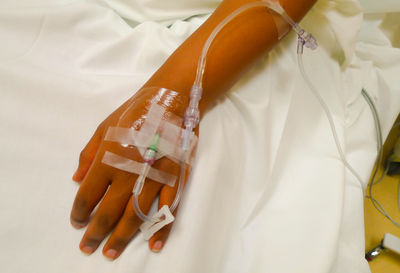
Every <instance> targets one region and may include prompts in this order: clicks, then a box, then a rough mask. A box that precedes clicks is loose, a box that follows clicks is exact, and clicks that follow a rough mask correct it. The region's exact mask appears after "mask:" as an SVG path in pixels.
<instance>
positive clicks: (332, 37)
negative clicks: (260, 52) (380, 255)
mask: <svg viewBox="0 0 400 273" xmlns="http://www.w3.org/2000/svg"><path fill="white" fill-rule="evenodd" d="M131 1H132V3H134V4H133V7H136V6H137V5H138V3H142V2H139V1H136V2H135V0H131ZM119 2H120V3H127V2H126V1H125V2H122V1H117V0H115V1H114V3H115V5H116V3H119ZM151 2H152V3H154V5H152V6H150V7H149V9H150V10H151V9H154V7H155V6H157V5H156V3H161V2H167V1H165V0H159V1H151ZM168 2H170V3H171V6H174V5H175V6H174V7H175V8H174V9H171V10H169V11H168V12H170V13H171V14H172V15H173V14H175V15H174V16H172V15H171V16H167V17H168V18H166V20H169V19H171V18H175V17H176V18H178V17H180V16H182V10H180V9H179V6H177V5H176V4H177V3H181V1H179V0H169V1H168ZM370 2H372V1H369V2H368V1H365V2H363V7H361V5H360V4H359V2H357V1H356V0H335V1H333V0H331V1H329V0H320V1H319V2H318V4H317V5H316V6H315V7H314V8H313V10H312V11H311V12H310V13H309V14H308V16H307V17H306V18H305V20H304V21H303V22H302V23H303V25H304V26H305V28H307V29H309V30H310V31H311V32H312V33H313V34H315V36H316V38H317V39H318V41H319V44H320V48H319V50H317V51H316V52H312V53H311V52H308V51H306V52H305V57H304V59H305V64H306V69H307V71H309V73H310V75H311V76H312V79H313V81H314V83H315V84H316V86H317V87H318V89H319V91H320V92H321V94H322V96H323V97H324V98H325V99H326V101H327V102H328V104H329V107H330V108H331V111H332V113H333V115H334V119H335V122H336V126H337V129H338V132H339V136H340V138H341V141H342V143H343V144H345V145H344V150H345V152H346V155H347V157H348V159H349V161H350V163H351V164H352V165H353V166H354V168H355V169H356V170H357V171H358V172H359V173H360V175H361V176H362V178H363V179H364V180H365V183H366V182H367V180H368V177H369V173H370V171H371V168H372V166H373V163H374V159H375V156H376V140H375V132H374V126H373V118H372V115H371V112H370V111H369V108H368V105H367V104H366V102H365V101H364V99H363V98H362V96H361V93H360V91H361V88H362V87H365V88H366V89H367V91H368V92H369V93H370V94H371V95H372V96H373V98H374V100H375V102H376V104H377V107H378V110H379V114H380V116H381V121H382V125H383V126H382V127H383V135H384V137H386V135H387V134H388V131H389V128H390V127H391V124H392V123H393V121H394V119H395V117H396V116H397V114H398V113H399V109H400V99H399V96H400V81H399V80H398V77H399V75H400V50H399V48H396V47H398V46H399V44H400V40H399V24H400V20H399V18H400V16H399V14H383V13H379V14H373V15H366V14H364V19H363V12H362V8H364V9H365V7H366V6H365V5H367V7H368V8H369V10H368V12H374V9H373V7H374V5H372V4H368V3H370ZM379 2H381V1H379ZM32 3H33V4H32ZM143 3H144V2H143ZM196 3H203V2H200V1H199V2H196V1H195V0H193V1H191V2H188V4H186V5H187V7H188V9H189V10H190V13H192V15H195V14H198V13H203V12H204V10H205V9H206V8H207V7H208V3H209V2H204V5H203V4H196ZM382 3H383V1H382ZM387 3H390V4H391V5H392V6H391V7H392V8H391V10H396V9H397V10H399V9H400V3H397V2H396V1H389V0H387ZM368 5H370V6H368ZM382 5H383V4H382ZM27 6H29V8H26V7H27ZM163 6H164V7H165V4H163ZM365 10H366V9H365ZM375 11H379V12H381V11H382V9H381V8H380V9H378V10H375ZM158 14H159V13H158ZM186 16H188V14H185V15H184V17H186ZM138 21H140V20H138ZM203 21H204V17H197V18H192V19H190V20H188V21H179V20H178V21H176V22H175V23H174V24H173V25H172V26H171V27H170V28H166V27H164V26H163V25H162V24H159V23H155V22H151V21H147V22H144V23H141V24H139V25H137V26H136V27H135V28H131V27H130V26H129V25H128V24H127V23H126V22H125V21H124V20H123V19H121V17H120V16H119V15H118V14H117V13H116V12H115V11H113V10H112V9H111V7H109V6H108V5H106V4H104V3H102V4H97V3H95V2H82V1H60V2H54V1H52V2H49V1H43V3H42V4H41V3H40V1H32V2H27V1H21V2H20V1H5V2H4V5H3V7H2V8H0V22H1V23H0V41H1V43H0V83H1V86H0V90H1V91H0V94H1V99H0V149H1V155H0V166H1V167H0V179H1V182H2V183H0V191H1V193H2V197H1V198H0V219H1V221H2V226H1V228H0V241H1V242H2V248H1V250H0V252H1V253H0V264H1V268H2V270H1V271H2V272H10V273H20V272H30V273H36V272H40V273H43V272H60V273H63V272H68V273H70V272H75V273H79V272H85V273H92V272H93V273H94V272H96V273H103V272H113V273H125V272H142V273H147V272H168V273H169V272H182V273H184V272H199V273H200V272H218V273H222V272H229V273H236V272H274V273H275V272H291V273H296V272H307V273H314V272H315V273H322V272H332V273H343V272H357V273H358V272H360V273H364V272H369V268H368V264H367V262H366V261H365V260H364V258H363V256H364V231H363V196H362V189H361V187H360V185H359V183H358V182H357V181H356V180H355V178H354V177H353V176H352V175H351V174H350V173H349V172H348V171H347V170H345V169H344V167H343V164H342V163H341V162H340V160H339V157H338V154H337V150H336V147H335V145H334V142H333V138H332V136H331V133H330V128H329V126H328V122H327V119H326V118H325V117H324V115H323V112H322V109H321V107H320V105H319V104H318V103H317V101H316V99H315V98H314V97H313V96H312V95H311V94H310V92H309V91H308V90H307V87H306V85H305V84H304V82H303V80H302V79H301V77H300V76H299V73H298V70H297V69H296V60H295V48H296V39H295V36H294V35H293V34H292V35H290V36H289V37H287V38H286V39H285V40H284V41H283V42H282V43H281V44H280V45H279V46H277V47H276V48H275V49H274V50H273V51H272V52H271V53H270V54H269V55H268V56H266V57H265V58H263V60H262V61H261V62H259V63H258V64H257V65H256V66H255V67H254V68H253V69H252V70H251V71H250V72H249V73H247V75H246V76H245V77H244V79H243V80H241V81H240V82H239V83H238V84H237V85H236V86H235V87H234V90H233V92H232V93H230V94H229V95H227V96H226V97H225V99H223V100H220V101H219V102H218V103H217V104H216V106H215V107H214V108H213V109H212V110H211V111H210V112H209V113H208V114H207V115H206V116H205V117H204V119H203V120H202V122H201V124H200V138H199V147H198V154H197V158H196V162H195V167H194V172H193V173H192V180H191V182H190V184H189V185H188V187H187V189H186V191H185V194H184V197H183V200H182V203H181V205H182V206H181V209H180V211H179V214H178V215H177V218H176V221H175V224H174V228H173V230H172V233H171V235H170V237H169V240H168V242H167V244H166V246H165V248H164V249H163V250H162V252H161V253H159V254H154V253H151V252H150V251H149V250H148V246H147V242H145V241H143V239H142V237H141V236H137V237H136V238H135V239H134V240H133V241H132V242H131V243H130V244H129V246H128V247H127V248H126V250H125V251H124V253H123V254H122V255H121V257H120V258H119V259H118V260H116V261H114V262H110V261H108V260H106V259H105V258H104V257H103V256H102V254H101V251H100V250H101V247H102V246H103V245H101V246H100V248H99V250H98V251H96V252H95V253H94V254H93V255H91V256H90V257H87V256H85V255H83V254H82V253H81V252H80V251H79V249H78V244H79V241H80V238H81V236H82V235H83V232H84V231H83V230H79V231H78V230H75V229H73V228H72V227H71V226H70V224H69V213H70V208H71V205H72V202H73V199H74V196H75V193H76V191H77V188H78V186H77V184H76V183H74V182H72V181H71V176H72V174H73V172H74V170H75V168H76V164H77V159H78V155H79V152H80V150H81V148H83V147H84V145H85V144H86V142H87V141H88V139H89V137H90V136H91V135H92V133H93V132H94V130H95V128H96V126H97V125H98V124H99V123H100V122H101V121H102V120H103V119H104V118H105V117H106V116H107V115H108V114H109V113H110V112H111V111H113V110H114V109H115V108H116V107H117V106H119V105H120V104H121V103H122V102H123V101H125V100H126V99H127V98H129V97H130V96H131V95H132V93H133V92H134V91H135V90H137V89H138V88H139V87H140V86H141V85H142V84H143V83H144V82H145V81H146V79H147V78H148V77H150V76H151V74H152V73H153V72H154V71H155V70H156V69H157V68H158V67H159V66H160V65H161V64H162V63H163V61H164V60H165V59H166V58H167V57H168V56H169V54H171V52H173V50H174V49H175V48H176V47H177V46H178V45H179V44H180V43H181V42H183V41H184V40H185V39H186V38H187V37H188V36H189V35H190V33H192V32H193V31H194V30H195V29H196V28H197V27H198V26H199V25H200V24H201V23H202V22H203Z"/></svg>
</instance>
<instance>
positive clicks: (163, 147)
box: [104, 123, 197, 164]
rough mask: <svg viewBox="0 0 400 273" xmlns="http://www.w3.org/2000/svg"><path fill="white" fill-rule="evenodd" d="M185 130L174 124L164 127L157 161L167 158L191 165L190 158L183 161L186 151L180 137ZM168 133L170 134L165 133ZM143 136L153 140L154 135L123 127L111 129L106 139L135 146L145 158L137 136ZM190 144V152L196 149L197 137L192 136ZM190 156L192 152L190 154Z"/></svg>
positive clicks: (141, 144)
mask: <svg viewBox="0 0 400 273" xmlns="http://www.w3.org/2000/svg"><path fill="white" fill-rule="evenodd" d="M182 131H183V129H182V128H180V127H177V126H175V125H174V124H170V123H168V125H167V126H164V131H163V132H162V133H161V136H160V139H159V143H158V146H157V148H158V150H157V154H156V160H157V159H159V158H161V157H163V156H166V157H168V158H169V159H171V160H172V161H174V162H176V163H179V162H182V161H184V162H185V163H187V164H190V163H191V161H190V159H189V158H185V159H183V155H184V151H183V150H182V148H181V147H180V136H181V134H182ZM165 132H168V133H165ZM139 134H141V136H142V137H143V138H146V137H147V138H148V139H152V138H153V137H154V135H151V134H146V133H145V132H139V131H136V130H135V129H133V128H121V127H109V128H108V130H107V132H106V135H105V137H104V140H105V141H112V142H118V143H120V144H121V145H133V146H136V147H138V148H142V149H140V152H141V154H142V156H143V151H144V150H145V149H144V148H147V147H146V146H143V143H140V142H139V143H138V142H137V140H136V139H137V136H138V135H139ZM174 138H175V140H174ZM191 139H192V140H191V144H190V151H191V150H192V149H193V148H194V147H195V145H196V143H197V136H196V135H194V134H193V135H192V138H191ZM189 154H190V152H189Z"/></svg>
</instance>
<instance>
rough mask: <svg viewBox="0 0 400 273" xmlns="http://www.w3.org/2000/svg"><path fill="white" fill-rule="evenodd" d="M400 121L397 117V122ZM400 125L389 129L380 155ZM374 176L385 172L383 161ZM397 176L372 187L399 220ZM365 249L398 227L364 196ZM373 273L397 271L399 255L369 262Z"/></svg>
mask: <svg viewBox="0 0 400 273" xmlns="http://www.w3.org/2000/svg"><path fill="white" fill-rule="evenodd" d="M399 120H400V116H399V118H398V119H397V121H399ZM399 131H400V127H397V128H395V129H393V130H392V131H391V133H390V134H389V136H388V138H387V139H386V142H385V145H384V146H383V158H387V157H388V156H389V154H390V152H391V150H392V149H393V148H394V145H395V143H396V140H397V136H398V135H399ZM378 168H379V170H378V174H377V177H380V176H381V174H382V173H383V172H384V162H383V163H382V166H378ZM399 181H400V176H386V177H385V178H384V179H383V180H382V181H381V182H380V183H379V184H377V185H375V186H374V188H373V189H374V197H375V198H376V199H377V200H378V201H379V202H380V203H381V205H382V206H383V207H384V208H385V210H386V211H387V213H388V214H389V215H390V216H391V217H393V218H394V220H396V221H399V222H400V210H399V208H398V206H397V191H398V188H397V187H398V183H399ZM364 206H365V209H364V211H365V248H366V251H369V250H371V249H373V248H374V247H376V246H378V245H379V244H380V242H381V241H382V239H383V236H384V234H385V233H391V234H393V235H395V236H397V237H400V229H399V228H398V227H396V226H395V225H393V224H392V223H391V222H390V221H389V220H388V219H386V218H385V217H384V216H383V215H381V214H380V213H379V212H378V211H377V210H376V209H375V207H374V206H373V205H372V203H371V200H369V199H365V201H364ZM369 264H370V267H371V272H372V273H397V272H399V273H400V255H397V254H395V253H391V252H389V251H387V252H385V253H384V254H382V255H380V256H379V257H377V258H376V259H375V260H373V261H371V262H370V263H369Z"/></svg>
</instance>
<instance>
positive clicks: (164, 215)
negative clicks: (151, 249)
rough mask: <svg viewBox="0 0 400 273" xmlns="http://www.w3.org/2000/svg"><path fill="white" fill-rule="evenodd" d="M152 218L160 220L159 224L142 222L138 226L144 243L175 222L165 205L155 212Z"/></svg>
mask: <svg viewBox="0 0 400 273" xmlns="http://www.w3.org/2000/svg"><path fill="white" fill-rule="evenodd" d="M153 218H154V219H160V218H161V219H162V220H161V221H159V222H156V221H154V222H144V223H143V224H142V225H141V226H140V231H141V232H142V233H143V237H144V239H145V240H146V241H147V240H149V239H150V238H151V236H153V234H154V233H156V232H157V231H159V230H160V229H162V228H163V227H165V226H166V225H168V224H170V223H172V222H173V221H174V220H175V217H174V216H173V215H172V213H171V211H170V210H169V208H168V206H167V205H164V206H163V207H162V208H161V209H160V210H159V211H158V212H156V213H155V214H154V216H153Z"/></svg>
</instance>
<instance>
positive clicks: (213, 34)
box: [193, 1, 278, 87]
mask: <svg viewBox="0 0 400 273" xmlns="http://www.w3.org/2000/svg"><path fill="white" fill-rule="evenodd" d="M269 6H271V5H270V4H269V2H268V1H257V2H251V3H248V4H246V5H243V6H241V7H240V8H238V9H237V10H235V11H233V12H232V13H231V14H229V15H228V16H227V17H225V18H224V19H223V20H222V21H221V22H220V23H219V24H218V25H217V26H216V27H215V29H214V30H213V31H212V32H211V34H210V36H209V37H208V39H207V41H206V43H205V44H204V46H203V50H202V52H201V56H200V59H199V62H198V65H197V73H196V79H195V81H194V84H193V85H195V86H199V87H202V82H203V76H204V69H205V67H206V58H207V54H208V50H209V49H210V46H211V43H212V42H213V41H214V39H215V37H216V36H217V34H218V33H219V32H220V31H221V30H222V29H223V28H224V27H225V26H226V25H227V24H228V23H229V22H230V21H232V20H233V19H234V18H235V17H236V16H238V15H239V14H241V13H242V12H244V11H246V10H248V9H251V8H255V7H269ZM277 12H278V11H277Z"/></svg>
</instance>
